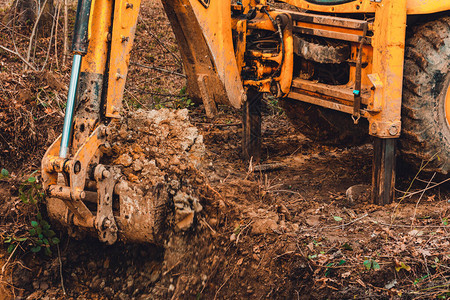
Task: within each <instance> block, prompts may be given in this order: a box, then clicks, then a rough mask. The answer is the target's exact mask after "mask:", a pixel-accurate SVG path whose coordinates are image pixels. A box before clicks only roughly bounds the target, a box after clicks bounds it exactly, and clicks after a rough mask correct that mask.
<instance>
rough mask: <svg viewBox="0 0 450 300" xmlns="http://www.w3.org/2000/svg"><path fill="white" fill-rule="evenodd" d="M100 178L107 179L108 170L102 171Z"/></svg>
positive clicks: (109, 173)
mask: <svg viewBox="0 0 450 300" xmlns="http://www.w3.org/2000/svg"><path fill="white" fill-rule="evenodd" d="M102 176H103V178H108V177H109V176H111V172H109V171H108V170H104V171H103V172H102Z"/></svg>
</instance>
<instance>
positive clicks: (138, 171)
mask: <svg viewBox="0 0 450 300" xmlns="http://www.w3.org/2000/svg"><path fill="white" fill-rule="evenodd" d="M111 129H112V130H111V134H109V135H108V143H109V145H108V147H109V148H110V150H109V151H107V152H109V153H107V156H106V158H105V160H106V161H105V163H106V164H110V165H114V166H120V168H121V173H122V174H123V175H124V176H123V178H122V179H121V182H120V183H119V186H120V215H121V216H125V219H126V221H122V222H121V227H122V228H121V229H122V232H123V233H124V235H128V238H127V239H128V240H136V241H142V240H147V241H154V242H157V241H159V240H162V239H163V237H164V236H165V234H164V230H165V229H164V228H166V227H168V228H178V229H183V230H185V229H188V228H189V227H190V226H191V224H192V223H193V222H194V215H195V213H196V212H199V211H200V210H201V209H202V206H201V205H200V203H199V198H200V193H201V192H200V189H201V188H202V185H203V183H204V180H203V175H202V173H201V172H200V171H199V168H200V167H201V166H202V163H203V162H204V154H205V146H204V144H203V136H202V135H200V134H199V132H198V129H197V128H196V127H195V126H193V125H192V124H191V123H190V122H189V118H188V111H187V110H186V109H184V110H170V109H161V110H158V111H156V110H152V111H144V110H138V111H136V112H132V113H129V114H127V115H126V116H125V117H124V118H123V119H122V120H121V121H120V122H117V123H114V124H112V128H111ZM173 211H174V212H175V213H174V215H173V216H172V215H171V212H173ZM147 225H148V226H147ZM149 228H152V230H149ZM149 231H150V232H149ZM140 234H141V235H142V237H141V236H140ZM130 235H131V237H130Z"/></svg>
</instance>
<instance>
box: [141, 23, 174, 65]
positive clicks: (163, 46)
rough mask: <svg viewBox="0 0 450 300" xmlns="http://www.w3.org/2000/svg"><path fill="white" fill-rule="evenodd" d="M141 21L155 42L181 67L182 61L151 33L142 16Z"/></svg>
mask: <svg viewBox="0 0 450 300" xmlns="http://www.w3.org/2000/svg"><path fill="white" fill-rule="evenodd" d="M139 19H140V21H141V22H142V23H143V24H144V27H145V29H146V30H147V32H148V34H150V35H151V36H152V37H153V38H154V39H155V40H156V42H157V43H158V44H159V45H160V46H161V47H162V48H164V49H165V50H166V51H167V52H168V53H170V54H171V55H172V56H173V58H175V60H176V61H177V62H178V63H179V64H180V65H181V59H180V58H179V57H178V56H177V55H176V54H175V53H173V52H172V51H170V50H169V49H168V48H167V47H166V45H164V43H163V42H161V40H160V39H159V38H158V37H157V36H156V35H155V34H154V33H153V32H151V29H150V28H149V26H148V25H147V23H146V22H145V20H144V18H143V17H142V16H139Z"/></svg>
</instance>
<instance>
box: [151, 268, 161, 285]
mask: <svg viewBox="0 0 450 300" xmlns="http://www.w3.org/2000/svg"><path fill="white" fill-rule="evenodd" d="M160 276H161V271H160V270H154V271H153V272H152V274H151V275H150V282H151V283H155V282H156V281H158V279H159V277H160Z"/></svg>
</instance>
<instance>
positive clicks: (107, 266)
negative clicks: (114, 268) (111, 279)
mask: <svg viewBox="0 0 450 300" xmlns="http://www.w3.org/2000/svg"><path fill="white" fill-rule="evenodd" d="M103 268H104V269H108V268H109V257H107V258H106V259H105V261H104V262H103Z"/></svg>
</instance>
